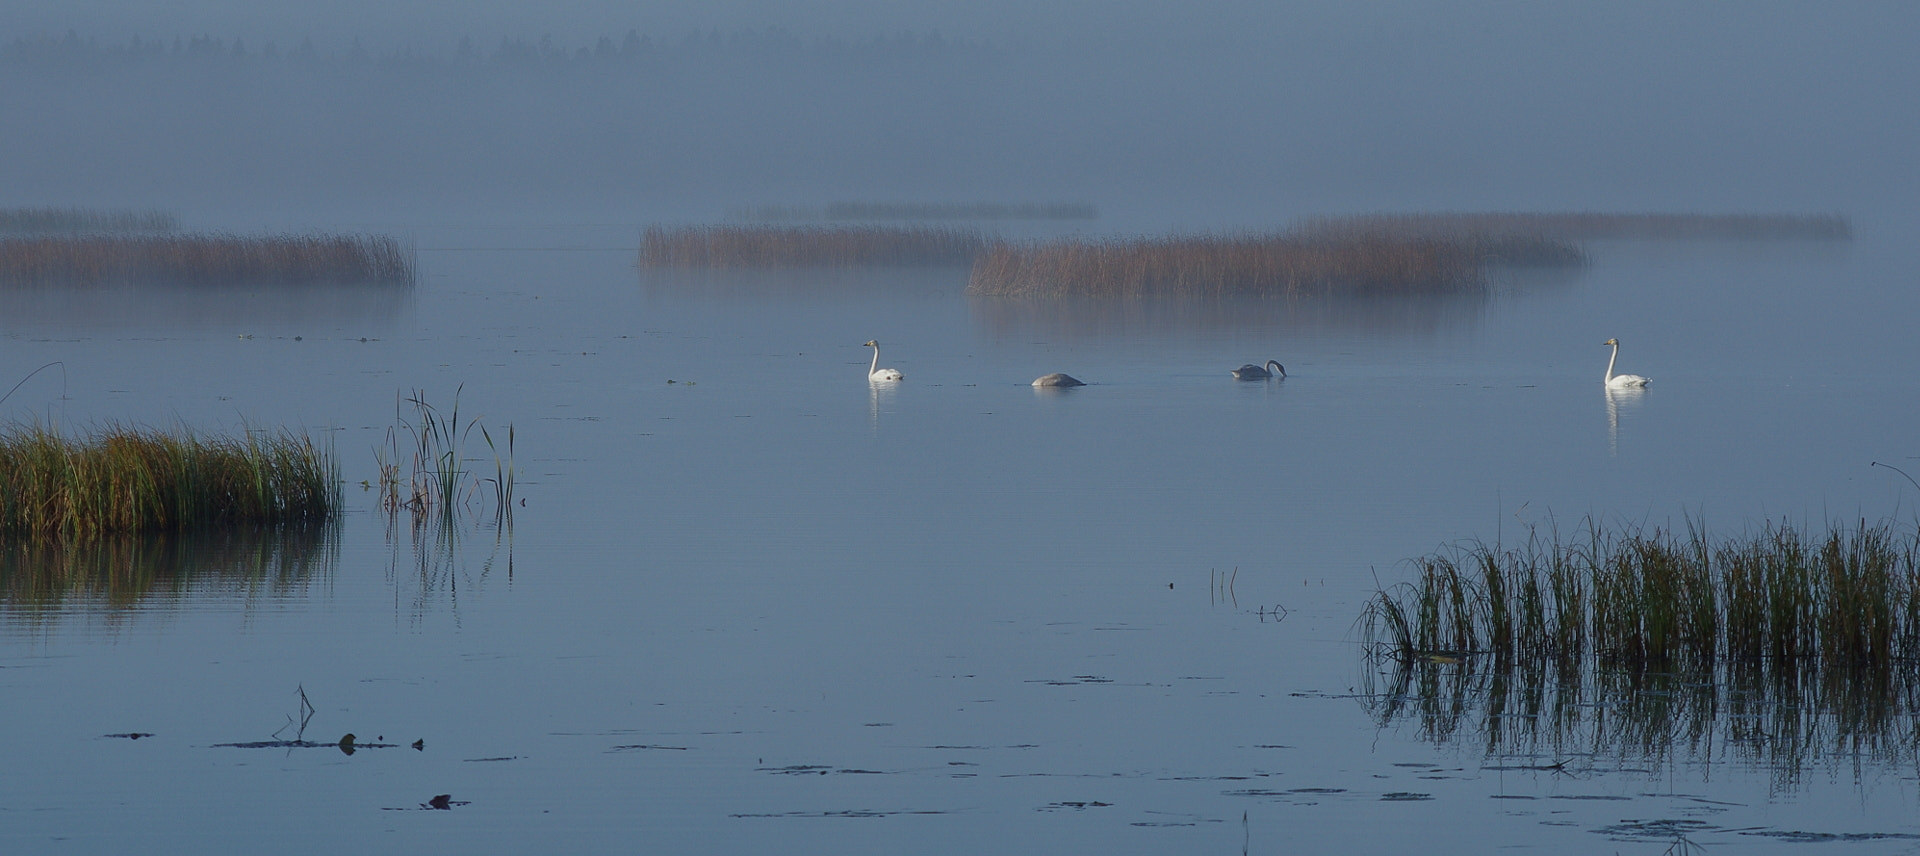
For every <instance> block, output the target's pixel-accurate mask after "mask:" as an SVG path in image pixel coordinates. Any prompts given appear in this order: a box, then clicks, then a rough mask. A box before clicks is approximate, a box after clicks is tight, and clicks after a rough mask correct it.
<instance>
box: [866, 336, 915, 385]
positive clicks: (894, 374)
mask: <svg viewBox="0 0 1920 856" xmlns="http://www.w3.org/2000/svg"><path fill="white" fill-rule="evenodd" d="M866 347H869V348H872V349H873V365H870V366H867V380H899V379H901V378H903V377H906V375H903V374H901V373H900V370H899V369H883V368H881V367H880V340H878V339H868V340H867V344H866Z"/></svg>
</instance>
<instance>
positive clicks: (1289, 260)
mask: <svg viewBox="0 0 1920 856" xmlns="http://www.w3.org/2000/svg"><path fill="white" fill-rule="evenodd" d="M1483 285H1484V278H1483V276H1482V271H1481V259H1480V258H1479V257H1477V256H1476V255H1475V253H1474V252H1473V250H1472V249H1471V248H1470V247H1467V246H1465V245H1462V244H1459V243H1456V242H1448V241H1441V240H1428V239H1407V238H1397V237H1388V236H1366V237H1359V238H1351V239H1349V238H1339V239H1318V238H1294V237H1287V236H1279V235H1242V236H1201V237H1168V238H1143V239H1062V240H1053V241H1042V242H1035V243H1005V242H1002V243H995V244H993V245H992V246H990V247H988V248H987V249H986V250H985V251H984V252H982V253H981V254H980V256H979V258H978V259H977V260H976V261H975V262H974V265H973V273H972V276H971V277H970V278H969V280H968V283H967V292H968V293H969V294H978V295H1021V296H1038V297H1066V296H1099V297H1156V296H1160V297H1164V296H1173V297H1224V296H1230V295H1275V296H1290V297H1291V296H1309V295H1311V296H1319V295H1327V294H1369V295H1392V294H1407V295H1412V294H1435V293H1458V292H1471V291H1475V290H1478V289H1479V288H1481V287H1482V286H1483Z"/></svg>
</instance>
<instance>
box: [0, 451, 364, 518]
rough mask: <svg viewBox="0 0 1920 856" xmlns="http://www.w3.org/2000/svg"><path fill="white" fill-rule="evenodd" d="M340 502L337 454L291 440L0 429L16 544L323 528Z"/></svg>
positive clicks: (1, 502) (4, 511) (7, 507)
mask: <svg viewBox="0 0 1920 856" xmlns="http://www.w3.org/2000/svg"><path fill="white" fill-rule="evenodd" d="M338 497H339V470H338V466H337V464H336V463H335V461H334V458H333V455H332V453H331V452H330V451H329V450H326V449H321V448H316V447H315V446H314V445H313V442H312V440H310V439H308V438H306V437H296V436H293V435H291V434H286V433H282V434H278V435H270V434H264V433H261V432H249V433H248V434H247V435H246V436H245V437H241V438H230V437H227V438H222V437H214V438H207V437H200V436H197V435H194V434H193V433H191V432H187V431H176V432H164V431H158V430H152V429H144V428H129V427H124V426H110V427H108V428H106V429H103V430H100V431H97V432H95V433H94V434H93V435H91V436H89V437H85V438H79V439H74V438H67V437H63V436H61V435H59V434H58V433H56V432H54V431H53V430H51V429H49V428H46V427H43V426H39V425H14V426H12V427H10V428H8V429H6V430H5V431H4V432H0V535H4V536H6V537H9V538H11V537H48V536H58V537H92V536H98V535H102V534H107V533H116V532H150V531H176V532H185V531H193V530H200V529H206V528H210V527H224V526H241V525H286V524H296V523H301V524H309V523H318V522H321V521H324V520H326V519H327V517H328V515H330V514H331V513H332V512H333V510H334V508H335V507H336V505H337V503H338Z"/></svg>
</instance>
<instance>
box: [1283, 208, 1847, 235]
mask: <svg viewBox="0 0 1920 856" xmlns="http://www.w3.org/2000/svg"><path fill="white" fill-rule="evenodd" d="M1294 230H1295V231H1296V232H1298V233H1299V234H1302V235H1309V236H1322V237H1342V236H1349V237H1350V236H1361V235H1376V234H1384V235H1399V236H1403V237H1421V238H1447V239H1458V238H1463V237H1468V236H1483V237H1490V238H1511V237H1535V238H1547V239H1553V240H1561V241H1579V240H1593V239H1642V240H1644V239H1675V240H1697V239H1734V238H1737V239H1749V240H1766V239H1783V238H1817V239H1825V240H1846V239H1850V238H1852V237H1853V224H1852V222H1851V221H1850V220H1848V219H1847V218H1846V217H1844V216H1840V215H1834V214H1817V215H1798V214H1625V213H1602V212H1593V211H1584V212H1520V211H1507V212H1477V213H1476V212H1447V211H1440V212H1431V213H1423V214H1361V215H1356V216H1351V217H1316V218H1310V219H1307V220H1303V221H1300V222H1299V223H1297V224H1295V226H1294Z"/></svg>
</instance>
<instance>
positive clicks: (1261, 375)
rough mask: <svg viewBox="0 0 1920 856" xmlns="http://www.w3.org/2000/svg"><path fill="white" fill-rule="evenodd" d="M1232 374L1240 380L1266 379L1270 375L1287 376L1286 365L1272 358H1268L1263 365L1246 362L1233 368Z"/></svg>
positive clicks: (1283, 377)
mask: <svg viewBox="0 0 1920 856" xmlns="http://www.w3.org/2000/svg"><path fill="white" fill-rule="evenodd" d="M1233 376H1234V377H1235V378H1238V379H1240V380H1266V379H1267V378H1270V377H1278V378H1282V379H1285V378H1286V376H1287V367H1286V366H1283V365H1281V364H1279V363H1277V362H1275V361H1273V360H1268V361H1267V364H1266V365H1264V366H1256V365H1254V364H1252V363H1248V364H1246V365H1244V366H1241V367H1239V368H1237V369H1234V370H1233Z"/></svg>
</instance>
